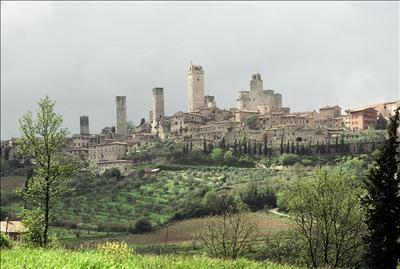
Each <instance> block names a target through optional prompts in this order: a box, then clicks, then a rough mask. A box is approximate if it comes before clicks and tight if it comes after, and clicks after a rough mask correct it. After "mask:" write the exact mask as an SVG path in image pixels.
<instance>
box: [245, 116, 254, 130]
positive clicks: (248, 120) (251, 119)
mask: <svg viewBox="0 0 400 269" xmlns="http://www.w3.org/2000/svg"><path fill="white" fill-rule="evenodd" d="M244 125H245V126H246V127H247V128H249V129H256V128H257V115H251V116H249V117H247V118H246V119H245V120H244Z"/></svg>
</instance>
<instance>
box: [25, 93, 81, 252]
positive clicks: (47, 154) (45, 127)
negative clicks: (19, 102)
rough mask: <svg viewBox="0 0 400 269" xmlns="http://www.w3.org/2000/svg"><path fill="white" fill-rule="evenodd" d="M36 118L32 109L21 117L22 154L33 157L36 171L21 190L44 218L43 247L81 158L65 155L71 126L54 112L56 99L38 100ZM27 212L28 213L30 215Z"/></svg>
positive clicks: (41, 230)
mask: <svg viewBox="0 0 400 269" xmlns="http://www.w3.org/2000/svg"><path fill="white" fill-rule="evenodd" d="M38 105H39V110H38V112H37V114H36V118H34V117H33V114H32V112H30V111H28V112H27V113H25V114H24V115H23V116H22V117H21V118H20V120H19V122H20V129H21V132H22V135H21V138H20V139H19V141H18V144H19V147H20V151H21V153H22V154H23V155H24V156H25V157H27V158H31V159H33V162H34V171H33V177H32V178H31V179H30V181H29V184H28V186H26V187H25V188H24V189H22V190H20V191H19V193H20V195H21V196H22V197H23V199H24V200H25V202H26V203H27V204H28V205H29V207H30V208H31V209H32V213H33V212H34V214H36V215H37V214H40V216H37V218H38V219H39V218H40V219H43V221H42V222H40V223H41V224H40V226H41V227H40V232H41V233H42V235H41V236H40V238H42V240H40V241H41V242H38V244H40V245H41V246H46V245H47V243H48V228H49V223H50V220H51V217H52V213H53V212H52V211H51V210H52V208H53V206H54V205H55V204H56V203H57V202H58V201H59V199H60V198H62V196H63V194H64V193H65V192H66V191H67V190H68V179H69V178H70V177H71V176H72V174H73V172H74V171H75V170H76V169H77V168H78V164H77V161H75V159H71V158H68V157H66V156H65V155H63V154H62V152H61V150H62V148H63V147H64V144H65V142H66V136H67V134H68V131H67V129H65V128H62V122H63V119H62V116H61V115H59V114H57V113H56V112H55V111H54V107H55V102H54V101H51V100H50V99H49V97H48V96H46V97H45V98H42V99H40V100H39V102H38ZM28 213H29V211H26V212H25V214H28Z"/></svg>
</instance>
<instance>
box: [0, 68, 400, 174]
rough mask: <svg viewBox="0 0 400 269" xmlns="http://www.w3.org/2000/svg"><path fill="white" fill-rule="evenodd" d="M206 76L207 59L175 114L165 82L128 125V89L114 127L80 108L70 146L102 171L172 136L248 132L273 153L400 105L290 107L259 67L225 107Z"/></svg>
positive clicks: (211, 140)
mask: <svg viewBox="0 0 400 269" xmlns="http://www.w3.org/2000/svg"><path fill="white" fill-rule="evenodd" d="M204 77H205V76H204V69H203V67H202V66H200V65H193V64H191V65H190V66H189V68H188V71H187V101H188V110H187V111H186V112H183V111H178V112H176V113H174V114H173V115H166V114H165V109H164V103H165V100H164V88H161V87H156V88H153V89H152V110H151V111H150V112H149V117H148V120H147V121H146V120H142V122H141V123H140V125H139V126H136V127H133V126H130V127H129V128H128V121H127V98H126V96H116V99H115V104H116V123H115V127H105V128H104V129H103V130H102V131H101V133H99V134H93V133H91V132H90V128H89V117H88V116H81V117H80V133H79V134H74V135H73V136H72V137H70V138H69V139H68V142H67V145H66V147H65V153H67V154H71V155H74V156H78V157H79V158H81V159H82V160H83V161H85V162H86V163H87V165H88V166H89V167H90V168H92V169H94V170H97V171H99V172H100V173H102V172H104V171H105V170H107V169H109V168H117V169H119V170H120V171H121V172H122V173H124V174H126V173H128V172H129V171H132V168H133V167H134V164H133V162H132V160H129V159H127V158H126V156H128V155H129V154H131V153H133V152H138V151H140V149H141V147H142V146H143V145H149V144H151V143H154V142H157V141H165V140H168V141H173V142H175V143H177V144H179V145H186V146H187V147H190V148H191V149H193V148H198V149H203V148H204V147H213V145H219V144H220V143H221V142H223V143H224V144H228V145H234V144H236V143H240V141H243V140H246V141H248V143H249V146H251V145H254V147H255V148H256V147H257V148H260V150H262V151H267V152H268V154H269V155H274V154H278V151H279V148H280V147H282V144H284V145H288V144H289V143H292V144H293V143H294V142H295V143H296V144H299V143H300V144H302V145H309V146H311V145H314V144H318V143H325V144H327V143H329V141H330V139H331V138H336V137H341V136H343V134H345V133H349V132H358V131H361V130H365V129H370V128H378V129H379V128H380V127H382V126H383V127H382V129H384V126H386V122H387V119H388V118H389V117H390V116H392V115H393V113H394V110H395V109H396V107H398V106H400V101H398V100H397V101H388V102H384V103H379V104H371V105H365V106H362V107H358V108H351V109H345V110H344V109H343V108H341V107H340V106H339V105H338V104H330V105H326V106H322V107H320V108H319V110H318V111H316V110H313V111H306V112H301V111H296V112H292V111H291V109H290V108H289V107H284V106H282V103H283V102H282V99H283V97H282V95H281V94H280V93H279V92H276V91H275V90H272V89H266V88H265V86H264V82H263V80H262V77H261V74H259V73H255V74H253V75H252V76H251V80H250V88H249V90H242V91H239V92H238V93H237V98H236V107H235V108H229V109H224V108H220V107H218V105H217V101H216V99H215V97H214V96H210V95H205V90H204V79H205V78H204ZM166 101H168V100H166ZM267 147H268V150H267ZM1 152H2V155H4V154H7V155H9V156H10V157H9V156H8V157H9V158H13V156H17V155H18V152H17V143H16V139H14V138H13V139H10V140H7V141H2V142H1ZM5 152H7V153H5Z"/></svg>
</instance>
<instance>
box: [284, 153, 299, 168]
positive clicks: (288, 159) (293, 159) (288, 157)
mask: <svg viewBox="0 0 400 269" xmlns="http://www.w3.org/2000/svg"><path fill="white" fill-rule="evenodd" d="M279 162H280V163H281V164H282V165H285V166H286V165H293V164H295V163H297V162H299V156H297V155H296V154H286V153H285V154H282V155H281V157H280V158H279Z"/></svg>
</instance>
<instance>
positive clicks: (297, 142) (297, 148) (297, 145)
mask: <svg viewBox="0 0 400 269" xmlns="http://www.w3.org/2000/svg"><path fill="white" fill-rule="evenodd" d="M296 154H300V151H299V141H296Z"/></svg>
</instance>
